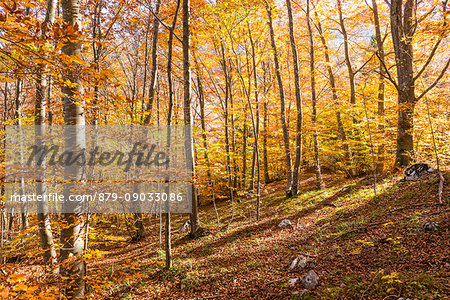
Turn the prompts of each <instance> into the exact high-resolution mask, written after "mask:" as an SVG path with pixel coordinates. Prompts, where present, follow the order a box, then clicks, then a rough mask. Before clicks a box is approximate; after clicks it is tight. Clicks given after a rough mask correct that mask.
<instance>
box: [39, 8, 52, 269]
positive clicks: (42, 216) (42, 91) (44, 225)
mask: <svg viewBox="0 0 450 300" xmlns="http://www.w3.org/2000/svg"><path fill="white" fill-rule="evenodd" d="M56 6H57V1H56V0H49V1H48V3H47V13H46V16H45V20H44V22H43V24H42V25H43V26H42V28H43V29H42V34H43V36H44V35H45V33H46V31H47V24H52V23H53V22H54V21H55V11H56ZM45 77H46V76H45V65H39V67H38V71H37V82H36V104H35V110H34V125H36V126H35V136H36V137H35V144H36V146H40V147H45V144H44V141H43V140H42V138H40V137H42V136H44V135H45V133H46V129H45V127H46V126H45V120H46V107H47V102H48V99H47V97H48V96H49V94H48V91H47V89H48V86H47V82H46V80H45ZM41 166H42V167H43V168H45V162H42V165H41ZM43 172H44V174H42V177H41V178H42V179H43V180H41V181H37V182H36V194H37V195H45V194H46V193H47V185H46V183H45V169H44V171H43ZM37 208H38V211H39V212H38V214H37V218H38V227H39V237H40V241H41V247H42V249H43V250H44V264H52V265H54V264H56V263H57V259H56V250H55V246H54V243H53V234H52V229H51V224H50V218H49V215H48V204H47V203H46V202H44V201H39V202H38V203H37Z"/></svg>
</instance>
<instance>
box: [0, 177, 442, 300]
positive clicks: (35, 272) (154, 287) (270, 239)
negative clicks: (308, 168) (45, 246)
mask: <svg viewBox="0 0 450 300" xmlns="http://www.w3.org/2000/svg"><path fill="white" fill-rule="evenodd" d="M312 176H313V175H312V174H309V175H308V176H306V175H305V176H303V178H302V181H301V184H300V187H301V190H300V194H299V196H298V197H293V198H290V199H286V197H285V196H284V183H283V182H274V183H271V184H269V185H267V186H265V188H264V190H263V197H262V206H261V219H260V221H259V222H256V215H255V207H256V205H255V199H247V200H245V199H241V202H240V203H237V202H235V203H234V205H233V206H234V207H233V208H232V205H231V204H230V203H229V201H221V202H220V203H218V212H219V216H220V225H218V224H217V219H216V215H215V212H214V207H213V206H212V204H208V205H202V206H201V208H200V220H201V225H202V226H203V227H204V228H205V229H206V234H205V235H204V236H202V237H200V238H197V239H189V238H188V237H187V236H186V234H180V233H178V227H179V226H180V225H181V224H182V223H184V222H185V221H186V220H187V218H188V217H187V216H186V215H178V216H177V215H174V217H173V245H172V249H173V258H174V260H173V268H172V269H171V270H170V271H165V270H164V251H163V250H162V249H164V246H163V245H164V241H162V242H161V241H160V238H159V234H158V233H159V230H160V224H159V219H158V218H157V217H154V216H152V217H150V218H149V219H148V220H147V222H148V224H147V225H148V227H147V230H148V233H149V234H148V236H147V238H146V239H145V240H143V241H140V242H129V241H128V239H127V234H126V228H125V225H124V224H123V223H119V224H115V223H114V222H113V221H112V220H111V219H110V218H108V217H107V216H105V217H103V218H102V219H100V220H98V221H97V225H95V226H93V227H95V230H92V232H91V244H90V248H91V249H97V250H92V251H90V252H89V255H90V256H89V258H90V260H89V262H88V267H89V273H88V274H87V275H88V277H87V278H88V280H87V286H88V290H89V293H90V294H91V296H92V297H93V298H97V299H102V298H104V299H108V298H110V299H155V298H157V299H161V298H166V299H336V298H347V299H395V300H397V299H399V298H400V297H404V299H406V298H410V299H446V297H449V295H450V284H449V279H450V256H449V249H450V241H449V238H448V237H449V233H450V232H449V231H450V222H449V221H450V218H449V217H450V213H449V209H448V204H449V200H450V188H449V184H448V183H449V182H450V172H447V173H445V174H444V176H445V179H446V181H445V182H446V184H445V185H444V191H443V199H444V202H445V203H444V205H438V204H439V201H438V181H439V180H438V178H431V179H425V180H422V181H417V182H407V181H402V180H400V179H401V176H400V175H396V176H389V177H385V178H382V179H379V180H378V182H377V186H376V189H377V194H376V195H375V194H374V190H373V178H369V177H365V178H357V179H342V178H341V179H340V178H338V177H336V176H333V175H325V176H324V181H325V184H326V188H325V189H324V190H322V191H316V190H315V189H314V186H315V182H314V177H312ZM283 219H289V220H290V221H291V222H292V224H293V227H291V228H285V229H280V228H279V227H278V224H279V223H280V222H281V221H282V220H283ZM427 222H436V223H437V224H438V226H439V227H438V230H437V231H425V230H424V225H425V224H426V223H427ZM299 253H307V254H309V255H312V256H314V257H315V265H314V266H309V267H306V268H304V269H300V268H295V269H293V270H290V268H289V265H290V264H291V262H292V260H293V259H294V258H295V257H296V256H297V255H298V254H299ZM30 268H32V267H30V266H25V265H24V266H23V267H16V269H15V272H16V273H17V272H21V270H22V271H23V272H26V273H28V274H29V275H27V276H28V277H27V278H30V277H34V278H36V277H37V276H39V274H41V275H40V276H41V278H43V277H42V276H43V275H42V273H43V272H42V270H41V271H39V269H36V268H38V267H35V269H32V271H31V272H30ZM310 269H314V271H315V272H316V273H317V274H318V276H319V284H318V285H317V286H316V287H315V288H313V289H311V290H306V289H304V288H303V286H302V283H301V280H298V281H297V282H296V283H294V284H289V281H290V280H291V279H294V278H301V277H302V276H303V275H304V274H305V273H307V272H308V271H309V270H310ZM4 273H5V274H6V272H4ZM0 276H2V274H0ZM5 277H6V276H5ZM30 279H31V278H30ZM35 280H37V281H39V280H38V279H35ZM41 280H43V279H41ZM0 283H1V282H0ZM291 283H292V282H291ZM47 291H50V289H47ZM447 299H448V298H447Z"/></svg>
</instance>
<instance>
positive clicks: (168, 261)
mask: <svg viewBox="0 0 450 300" xmlns="http://www.w3.org/2000/svg"><path fill="white" fill-rule="evenodd" d="M179 9H180V0H178V1H177V6H176V10H175V15H174V17H173V21H172V26H171V27H170V32H169V41H168V49H167V83H168V85H169V109H168V115H167V125H168V133H167V149H168V150H170V125H171V124H172V115H173V82H172V48H173V35H174V30H175V25H176V24H177V17H178V11H179ZM168 179H169V178H167V180H166V181H167V183H166V184H167V188H166V193H167V194H169V192H170V191H169V181H168ZM164 215H165V229H166V230H165V233H164V241H165V243H164V244H165V254H166V270H168V269H170V268H172V241H171V226H170V212H169V211H167V212H166V213H165V214H164Z"/></svg>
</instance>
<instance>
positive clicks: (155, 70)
mask: <svg viewBox="0 0 450 300" xmlns="http://www.w3.org/2000/svg"><path fill="white" fill-rule="evenodd" d="M160 6H161V0H157V1H156V7H155V15H158V14H159V8H160ZM158 33H159V20H158V19H157V18H156V17H155V18H154V20H153V40H152V69H151V72H150V83H149V88H148V104H147V107H146V113H147V116H146V117H145V119H144V125H149V124H150V121H151V116H152V109H153V102H154V98H155V88H156V76H157V73H158Z"/></svg>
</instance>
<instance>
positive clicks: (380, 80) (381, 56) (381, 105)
mask: <svg viewBox="0 0 450 300" xmlns="http://www.w3.org/2000/svg"><path fill="white" fill-rule="evenodd" d="M372 10H373V19H374V23H375V37H376V41H377V50H376V51H377V56H378V58H379V60H380V66H379V73H380V74H379V77H378V111H377V113H378V130H379V132H380V135H381V137H379V139H383V135H384V76H385V72H384V67H383V65H384V64H385V61H384V46H383V38H382V37H381V30H380V18H379V16H378V6H377V1H376V0H372ZM378 143H379V145H378V149H377V152H378V153H377V156H378V159H377V167H376V170H377V172H378V173H381V172H383V169H384V143H383V141H381V142H380V141H379V142H378Z"/></svg>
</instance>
